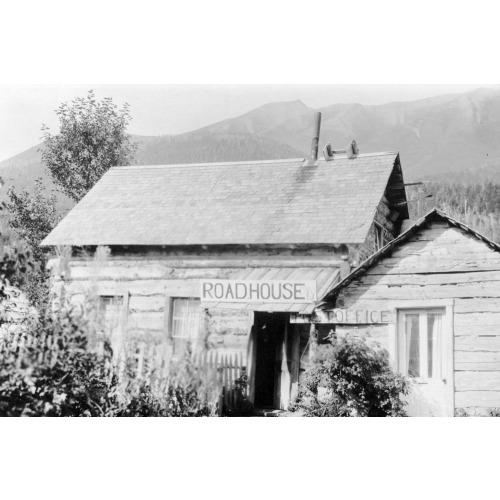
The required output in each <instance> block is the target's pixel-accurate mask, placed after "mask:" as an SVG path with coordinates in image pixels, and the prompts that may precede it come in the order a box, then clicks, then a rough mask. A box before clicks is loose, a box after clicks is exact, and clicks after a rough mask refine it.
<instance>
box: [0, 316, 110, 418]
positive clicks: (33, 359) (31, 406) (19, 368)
mask: <svg viewBox="0 0 500 500" xmlns="http://www.w3.org/2000/svg"><path fill="white" fill-rule="evenodd" d="M89 328H90V325H89V323H88V322H87V321H86V320H85V318H84V316H83V315H82V313H78V312H75V311H62V312H61V313H60V314H59V315H57V316H53V315H50V316H45V317H44V318H42V319H41V320H37V321H36V322H35V323H34V324H32V325H28V329H29V334H30V335H33V336H34V337H35V338H43V337H49V338H50V342H49V343H50V344H52V345H53V349H50V350H46V351H41V350H40V349H39V348H37V347H36V344H34V345H33V347H29V348H28V349H27V351H26V353H25V354H24V355H22V356H20V354H19V353H18V352H17V351H16V346H15V344H9V343H8V341H4V342H6V344H7V345H6V346H5V347H4V353H3V359H2V363H1V369H0V416H106V415H109V414H113V413H114V409H115V408H116V406H117V401H118V400H117V393H116V391H114V390H113V389H114V388H115V387H116V382H115V378H116V377H114V376H113V373H112V372H110V368H109V367H110V366H111V365H110V359H111V354H112V353H111V349H110V347H109V344H106V346H105V349H104V353H103V354H98V353H96V352H93V351H91V350H89V349H88V342H89V333H90V331H89Z"/></svg>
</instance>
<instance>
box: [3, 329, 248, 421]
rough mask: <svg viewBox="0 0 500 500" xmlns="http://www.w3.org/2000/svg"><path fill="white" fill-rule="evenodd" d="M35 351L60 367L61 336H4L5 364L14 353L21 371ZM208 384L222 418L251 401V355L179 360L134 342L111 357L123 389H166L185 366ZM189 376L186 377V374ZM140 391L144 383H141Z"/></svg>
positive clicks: (161, 347)
mask: <svg viewBox="0 0 500 500" xmlns="http://www.w3.org/2000/svg"><path fill="white" fill-rule="evenodd" d="M104 349H105V342H104V340H103V339H99V338H98V339H94V341H92V342H90V343H89V347H88V351H90V352H97V353H100V354H103V353H104ZM29 351H31V352H33V351H34V352H35V353H36V356H37V359H38V362H40V363H42V362H43V363H49V364H55V363H56V362H57V358H58V356H59V355H60V351H61V345H60V340H59V339H58V337H55V336H47V337H45V336H40V337H35V336H33V335H30V334H27V333H26V332H25V331H22V330H19V331H16V332H11V333H6V334H4V335H2V336H1V337H0V362H1V360H2V358H3V356H5V355H6V354H7V353H10V354H11V355H12V354H14V355H15V357H16V364H17V365H18V366H21V364H22V362H23V359H24V358H25V357H26V356H27V355H28V352H29ZM182 365H183V366H184V368H185V369H186V368H187V372H188V373H191V374H192V375H196V376H197V377H198V378H199V379H201V380H202V381H203V390H204V391H205V393H206V397H207V398H211V399H212V400H213V399H214V397H215V398H216V400H217V403H218V404H217V408H218V413H219V414H221V413H222V412H223V411H226V412H227V410H232V409H234V408H235V407H236V405H237V404H238V402H239V401H238V399H239V398H241V397H244V396H247V395H248V393H247V386H246V380H245V379H246V377H245V375H246V355H245V354H244V353H243V352H223V351H216V350H206V349H205V350H198V351H195V352H193V353H190V354H179V355H178V356H174V355H173V353H172V350H171V347H170V346H169V345H165V344H153V343H147V342H143V341H135V342H130V343H127V344H121V345H118V346H114V348H113V355H112V357H111V358H110V366H109V368H110V377H111V376H113V375H116V376H117V380H118V383H119V384H120V385H122V384H124V383H125V382H127V381H130V380H133V381H137V382H145V383H146V384H150V385H151V386H152V387H154V388H155V389H157V390H160V391H162V390H165V389H166V387H168V386H169V385H171V384H175V383H176V382H178V381H176V377H177V376H181V374H180V371H181V370H179V373H178V372H177V369H178V368H180V367H181V366H182ZM184 376H185V374H184ZM136 386H139V384H136Z"/></svg>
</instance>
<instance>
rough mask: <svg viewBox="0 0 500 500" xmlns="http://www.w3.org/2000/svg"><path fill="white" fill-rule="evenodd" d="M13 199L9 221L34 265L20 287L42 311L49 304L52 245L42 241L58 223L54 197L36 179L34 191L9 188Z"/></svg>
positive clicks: (9, 204)
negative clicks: (43, 245)
mask: <svg viewBox="0 0 500 500" xmlns="http://www.w3.org/2000/svg"><path fill="white" fill-rule="evenodd" d="M8 194H9V198H10V202H9V203H8V204H7V205H6V207H7V209H8V210H9V218H8V224H9V226H10V227H11V228H12V229H13V230H14V231H15V232H16V233H17V234H18V236H19V237H20V238H21V239H22V241H24V242H26V243H27V245H28V246H29V249H30V253H31V255H32V256H33V266H32V267H31V268H30V269H29V270H28V271H27V272H26V273H25V274H24V275H23V276H22V279H20V280H19V283H18V285H19V287H20V288H21V289H22V290H23V291H24V292H25V293H26V295H27V297H28V299H29V300H30V302H31V303H32V304H33V305H35V306H36V307H38V308H39V309H41V310H44V309H45V308H46V307H47V305H48V300H49V289H50V285H49V278H50V273H49V272H48V271H47V270H46V264H47V255H48V253H49V251H50V250H51V249H50V248H43V247H40V243H41V242H42V240H43V239H44V238H45V237H46V236H47V235H48V234H49V233H50V231H52V229H53V228H54V227H55V225H56V224H57V222H58V215H57V211H56V200H55V196H53V195H52V196H49V197H46V196H45V187H44V185H43V182H42V180H41V179H36V180H35V188H34V190H33V192H29V191H28V190H26V189H24V190H23V191H22V192H21V193H19V194H18V193H16V192H15V191H14V190H13V189H10V190H9V193H8Z"/></svg>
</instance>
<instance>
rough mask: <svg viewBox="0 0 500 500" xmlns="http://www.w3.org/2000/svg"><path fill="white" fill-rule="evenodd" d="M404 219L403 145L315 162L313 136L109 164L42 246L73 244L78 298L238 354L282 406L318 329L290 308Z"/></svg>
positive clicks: (139, 330) (129, 328)
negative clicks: (212, 159) (243, 153)
mask: <svg viewBox="0 0 500 500" xmlns="http://www.w3.org/2000/svg"><path fill="white" fill-rule="evenodd" d="M407 218H408V211H407V206H406V194H405V188H404V181H403V175H402V170H401V165H400V159H399V155H398V153H396V152H386V153H373V154H359V153H358V150H357V147H356V145H355V143H352V144H351V145H350V146H349V147H348V148H347V149H346V150H345V151H343V152H333V151H331V149H329V148H327V149H326V150H325V158H324V159H320V160H318V159H317V141H316V154H313V157H312V159H304V158H300V159H292V160H276V161H255V162H232V163H213V164H194V165H164V166H127V167H117V168H112V169H110V170H109V171H108V172H107V173H106V174H105V175H104V176H103V177H102V178H101V180H100V181H99V182H98V183H97V184H96V185H95V186H94V187H93V188H92V190H91V191H90V192H89V193H88V194H87V195H86V196H85V197H84V198H83V199H82V200H81V201H80V202H79V203H78V205H77V206H76V207H75V208H74V209H73V210H72V211H71V212H70V213H69V214H68V215H67V216H66V217H65V218H64V219H63V220H62V221H61V223H60V224H59V225H58V226H57V227H56V228H55V229H54V230H53V231H52V232H51V233H50V235H49V236H48V237H47V238H46V239H45V241H44V242H43V245H49V246H54V247H63V248H70V249H71V257H70V258H69V263H68V265H57V259H56V260H54V261H52V262H51V265H52V270H53V275H54V279H55V280H59V283H64V285H65V286H64V289H65V293H67V294H68V296H69V298H70V300H72V301H75V302H76V301H82V300H83V299H84V297H85V294H86V293H87V292H88V290H89V289H91V288H92V289H94V290H95V293H97V294H98V296H99V300H100V304H101V308H102V310H103V311H104V314H105V315H108V316H109V317H110V318H114V319H117V318H119V320H118V321H119V322H120V326H121V328H120V331H121V332H122V335H125V336H127V337H128V338H131V337H142V338H148V339H150V340H151V341H152V342H166V343H168V344H169V345H171V346H172V349H173V350H174V352H175V351H177V350H178V349H179V347H180V346H182V345H183V344H184V343H185V342H186V341H187V340H190V341H191V342H194V343H195V344H198V345H200V346H202V347H208V348H210V349H217V350H219V351H222V352H238V353H243V354H244V355H245V358H246V359H247V370H248V374H249V387H250V398H251V399H252V401H253V402H254V404H255V405H256V406H257V407H261V408H286V407H287V405H288V403H289V401H290V398H291V397H292V396H293V394H294V392H295V391H296V390H297V386H298V382H299V377H300V373H301V371H302V370H303V369H304V367H305V365H306V363H307V357H308V352H309V348H308V345H309V335H310V331H309V325H307V324H298V323H296V324H292V323H290V315H300V317H303V316H304V315H308V314H311V313H312V311H313V309H314V307H315V305H316V303H317V301H318V298H320V297H322V296H324V295H325V294H326V293H327V292H328V291H329V290H331V289H332V288H333V286H334V285H335V284H336V283H338V282H339V281H340V280H341V279H342V278H344V277H346V276H347V275H348V274H349V272H350V269H351V266H354V265H356V264H358V263H359V262H361V261H362V260H364V259H365V258H366V257H367V256H369V255H371V254H373V252H375V251H376V250H377V249H379V248H381V247H382V246H384V245H385V244H386V243H387V242H389V241H391V240H393V239H394V238H395V237H397V236H398V235H399V232H400V226H401V224H402V222H403V220H405V219H407ZM103 249H106V251H104V250H103ZM83 251H84V252H83ZM103 255H104V257H103ZM88 256H90V258H89V257H88ZM101 257H102V258H101Z"/></svg>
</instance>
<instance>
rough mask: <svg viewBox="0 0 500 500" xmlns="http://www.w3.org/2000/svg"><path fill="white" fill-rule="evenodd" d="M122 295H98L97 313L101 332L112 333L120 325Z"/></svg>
mask: <svg viewBox="0 0 500 500" xmlns="http://www.w3.org/2000/svg"><path fill="white" fill-rule="evenodd" d="M123 304H124V300H123V296H121V295H118V296H116V295H101V296H100V297H99V305H98V314H99V322H100V323H101V325H100V326H101V327H102V330H103V332H105V333H113V332H114V331H116V330H119V329H120V328H121V326H122V319H123Z"/></svg>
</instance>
